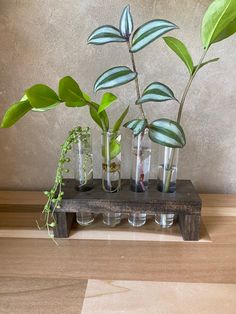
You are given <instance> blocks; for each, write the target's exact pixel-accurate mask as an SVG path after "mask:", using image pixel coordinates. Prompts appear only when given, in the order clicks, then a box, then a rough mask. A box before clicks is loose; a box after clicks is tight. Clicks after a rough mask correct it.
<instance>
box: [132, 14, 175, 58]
mask: <svg viewBox="0 0 236 314" xmlns="http://www.w3.org/2000/svg"><path fill="white" fill-rule="evenodd" d="M176 28H178V26H176V25H175V24H173V23H171V22H169V21H166V20H159V19H157V20H152V21H149V22H147V23H145V24H143V25H142V26H140V27H139V28H138V29H137V30H136V31H135V32H134V35H133V38H132V47H131V49H130V51H131V52H137V51H139V50H141V49H142V48H144V47H146V46H147V45H148V44H150V43H151V42H153V41H154V40H156V39H157V38H159V37H161V36H162V35H164V34H166V33H168V32H169V31H171V30H173V29H176Z"/></svg>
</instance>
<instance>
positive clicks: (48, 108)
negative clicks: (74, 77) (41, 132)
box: [32, 103, 58, 112]
mask: <svg viewBox="0 0 236 314" xmlns="http://www.w3.org/2000/svg"><path fill="white" fill-rule="evenodd" d="M57 106H58V103H55V104H53V105H51V106H48V107H43V108H32V111H36V112H44V111H48V110H52V109H54V108H56V107H57Z"/></svg>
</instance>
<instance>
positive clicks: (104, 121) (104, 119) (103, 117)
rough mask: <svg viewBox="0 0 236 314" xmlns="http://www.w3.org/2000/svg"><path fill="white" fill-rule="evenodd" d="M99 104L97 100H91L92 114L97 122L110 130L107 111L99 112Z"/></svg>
mask: <svg viewBox="0 0 236 314" xmlns="http://www.w3.org/2000/svg"><path fill="white" fill-rule="evenodd" d="M98 109H99V105H98V104H97V103H95V102H91V103H90V106H89V112H90V116H91V118H92V119H93V121H94V122H95V123H97V125H98V126H99V127H100V128H101V129H102V130H103V131H108V129H109V119H108V116H107V113H106V111H105V110H104V111H102V112H101V113H100V114H99V113H98Z"/></svg>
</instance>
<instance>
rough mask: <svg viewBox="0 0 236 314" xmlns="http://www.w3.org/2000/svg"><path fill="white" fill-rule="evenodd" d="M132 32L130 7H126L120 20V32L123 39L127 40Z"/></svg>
mask: <svg viewBox="0 0 236 314" xmlns="http://www.w3.org/2000/svg"><path fill="white" fill-rule="evenodd" d="M132 31H133V18H132V15H131V13H130V6H129V5H127V6H126V7H125V8H124V10H123V12H122V14H121V18H120V32H121V34H122V35H123V37H125V38H127V39H129V36H130V34H131V33H132Z"/></svg>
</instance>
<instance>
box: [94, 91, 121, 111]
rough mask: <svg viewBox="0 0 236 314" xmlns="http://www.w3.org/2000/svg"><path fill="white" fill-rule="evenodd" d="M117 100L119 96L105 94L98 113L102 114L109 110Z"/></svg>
mask: <svg viewBox="0 0 236 314" xmlns="http://www.w3.org/2000/svg"><path fill="white" fill-rule="evenodd" d="M116 99H117V96H116V95H114V94H112V93H105V94H103V96H102V100H101V103H100V106H99V108H98V113H101V112H102V111H103V110H105V109H106V108H108V107H109V106H110V105H111V104H112V103H113V102H114V101H115V100H116Z"/></svg>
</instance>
